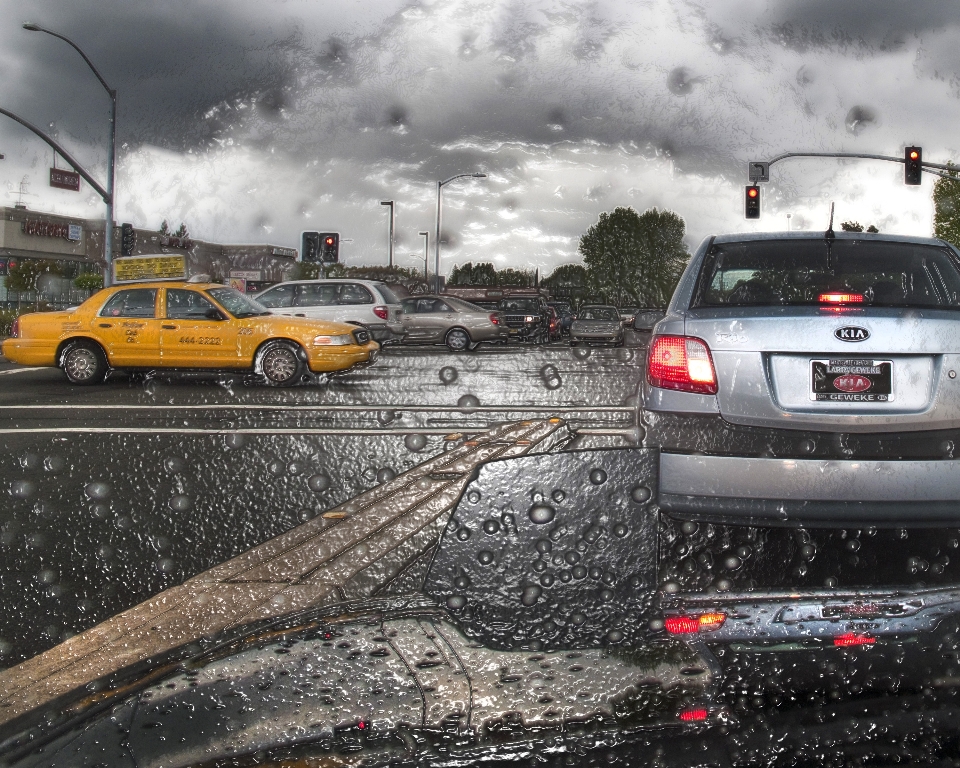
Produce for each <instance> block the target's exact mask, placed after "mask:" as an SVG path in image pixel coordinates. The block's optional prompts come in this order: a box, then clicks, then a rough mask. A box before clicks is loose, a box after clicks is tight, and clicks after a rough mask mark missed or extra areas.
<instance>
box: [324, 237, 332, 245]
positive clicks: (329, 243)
mask: <svg viewBox="0 0 960 768" xmlns="http://www.w3.org/2000/svg"><path fill="white" fill-rule="evenodd" d="M324 242H325V243H326V244H327V245H333V238H332V237H328V238H327V239H326V240H324Z"/></svg>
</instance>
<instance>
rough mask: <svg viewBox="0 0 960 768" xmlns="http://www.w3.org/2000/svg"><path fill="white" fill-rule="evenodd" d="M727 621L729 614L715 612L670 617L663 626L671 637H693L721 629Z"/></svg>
mask: <svg viewBox="0 0 960 768" xmlns="http://www.w3.org/2000/svg"><path fill="white" fill-rule="evenodd" d="M726 620H727V614H725V613H721V612H719V611H714V612H711V613H701V614H695V615H693V616H669V617H667V618H666V619H664V621H663V626H664V628H665V629H666V630H667V633H668V634H671V635H693V634H696V633H697V632H712V631H713V630H715V629H720V627H722V626H723V624H724V622H725V621H726Z"/></svg>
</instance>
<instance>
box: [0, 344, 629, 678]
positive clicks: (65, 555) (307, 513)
mask: <svg viewBox="0 0 960 768" xmlns="http://www.w3.org/2000/svg"><path fill="white" fill-rule="evenodd" d="M643 341H644V340H643V339H642V338H638V337H637V336H634V335H633V334H632V333H631V334H629V336H628V341H627V346H625V347H623V348H619V349H617V348H590V349H585V348H576V349H571V348H570V347H568V346H566V345H565V344H562V343H561V344H552V345H548V346H545V347H527V346H509V347H481V348H480V349H478V350H477V351H476V352H473V353H464V354H452V353H449V352H447V351H446V350H445V349H443V348H409V347H407V348H396V347H393V348H387V349H386V350H385V351H384V354H383V355H382V357H381V358H380V359H379V360H378V361H377V362H376V363H375V364H374V365H372V366H369V367H366V368H363V369H359V370H357V371H354V372H351V373H348V374H345V375H342V376H337V377H334V378H332V379H331V380H329V381H324V382H311V383H307V384H304V385H301V386H298V387H295V388H291V389H271V388H268V387H265V386H262V385H260V384H257V383H253V382H251V381H250V380H249V377H246V376H243V375H232V376H224V375H202V376H201V375H176V376H158V377H148V378H144V377H130V376H127V375H122V374H118V375H115V376H113V377H111V378H110V379H109V380H108V381H107V382H106V383H105V384H104V385H102V386H98V387H90V388H83V387H74V386H71V385H69V384H68V383H67V382H66V381H65V379H64V378H63V375H62V374H61V373H60V372H59V371H57V370H54V369H28V368H22V367H19V366H13V365H11V364H9V363H7V362H5V361H0V435H2V440H0V446H2V447H0V490H2V491H3V492H4V493H5V495H6V498H7V500H8V503H6V504H5V505H3V507H2V508H0V604H2V605H3V606H4V607H5V608H6V610H5V611H4V614H3V617H2V618H0V667H2V666H8V665H10V664H15V663H17V662H19V661H20V660H22V659H24V658H27V657H29V656H31V655H33V654H35V653H38V652H40V651H42V650H45V649H46V648H49V647H51V646H52V645H55V644H56V643H57V642H59V641H60V640H62V639H64V638H65V637H68V636H70V635H71V634H73V633H76V632H79V631H81V630H83V629H86V628H88V627H90V626H92V625H93V624H95V623H97V622H99V621H101V620H103V619H105V618H107V617H109V616H111V615H113V614H114V613H116V612H117V611H119V610H122V609H124V608H127V607H130V606H132V605H135V604H137V603H139V602H140V601H142V600H144V599H146V598H147V597H149V596H150V595H152V594H155V593H157V592H159V591H161V590H163V589H165V588H167V587H170V586H173V585H174V584H177V583H180V582H182V581H184V580H185V579H187V578H189V577H190V576H192V575H194V574H196V573H199V572H200V571H203V570H205V569H207V568H209V567H211V566H213V565H215V564H217V563H219V562H222V561H223V560H226V559H228V558H230V557H233V556H234V555H236V554H238V553H240V552H243V551H245V550H247V549H249V548H250V547H252V546H255V545H256V544H259V543H261V542H263V541H265V540H267V539H269V538H272V537H273V536H276V535H278V534H279V533H281V532H283V531H285V530H287V529H289V528H291V527H294V526H296V525H298V524H300V523H301V522H302V521H304V520H307V519H310V518H311V517H314V516H316V515H318V514H322V513H323V512H324V511H325V510H327V509H330V508H331V507H334V506H336V505H338V504H340V503H342V502H343V501H345V500H347V499H349V498H351V497H352V496H355V495H356V494H358V493H360V492H362V491H364V490H367V489H369V488H371V487H373V486H374V485H376V484H377V483H379V482H383V481H384V480H385V479H389V478H392V477H393V476H394V475H395V474H397V473H400V472H402V471H405V470H406V469H409V468H410V467H412V466H414V465H416V464H419V463H421V462H422V461H424V460H426V459H427V458H429V457H431V456H434V455H436V454H437V453H439V452H441V451H443V450H444V449H445V447H448V446H450V445H455V444H456V441H457V440H458V439H462V435H463V434H469V432H470V431H479V430H482V429H487V428H489V427H491V426H493V425H495V424H497V423H502V422H504V421H512V420H519V419H523V418H528V417H543V416H547V415H559V416H562V417H563V418H565V419H566V420H567V421H568V422H569V423H570V424H571V426H572V427H573V428H574V429H575V430H577V431H578V437H577V439H576V444H577V445H578V446H579V447H600V446H617V445H629V444H631V443H632V441H633V440H635V439H636V432H635V425H636V411H635V408H636V402H637V390H638V385H639V382H640V377H641V375H642V370H643V367H642V366H643V360H644V352H645V350H644V346H643Z"/></svg>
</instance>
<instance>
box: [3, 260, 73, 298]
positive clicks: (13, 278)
mask: <svg viewBox="0 0 960 768" xmlns="http://www.w3.org/2000/svg"><path fill="white" fill-rule="evenodd" d="M47 272H51V273H53V274H55V275H58V276H59V275H60V268H59V267H58V266H57V263H56V262H54V261H48V260H46V259H43V260H38V259H24V260H23V261H21V262H19V263H18V264H17V266H15V267H11V268H10V271H9V272H8V273H7V282H6V285H7V290H8V291H16V292H17V293H25V292H27V291H35V290H37V280H38V279H39V278H40V275H43V274H45V273H47Z"/></svg>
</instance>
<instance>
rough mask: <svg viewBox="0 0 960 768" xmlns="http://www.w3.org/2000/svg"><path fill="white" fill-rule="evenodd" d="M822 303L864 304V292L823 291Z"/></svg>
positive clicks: (821, 295)
mask: <svg viewBox="0 0 960 768" xmlns="http://www.w3.org/2000/svg"><path fill="white" fill-rule="evenodd" d="M820 303H821V304H863V294H862V293H821V294H820Z"/></svg>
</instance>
